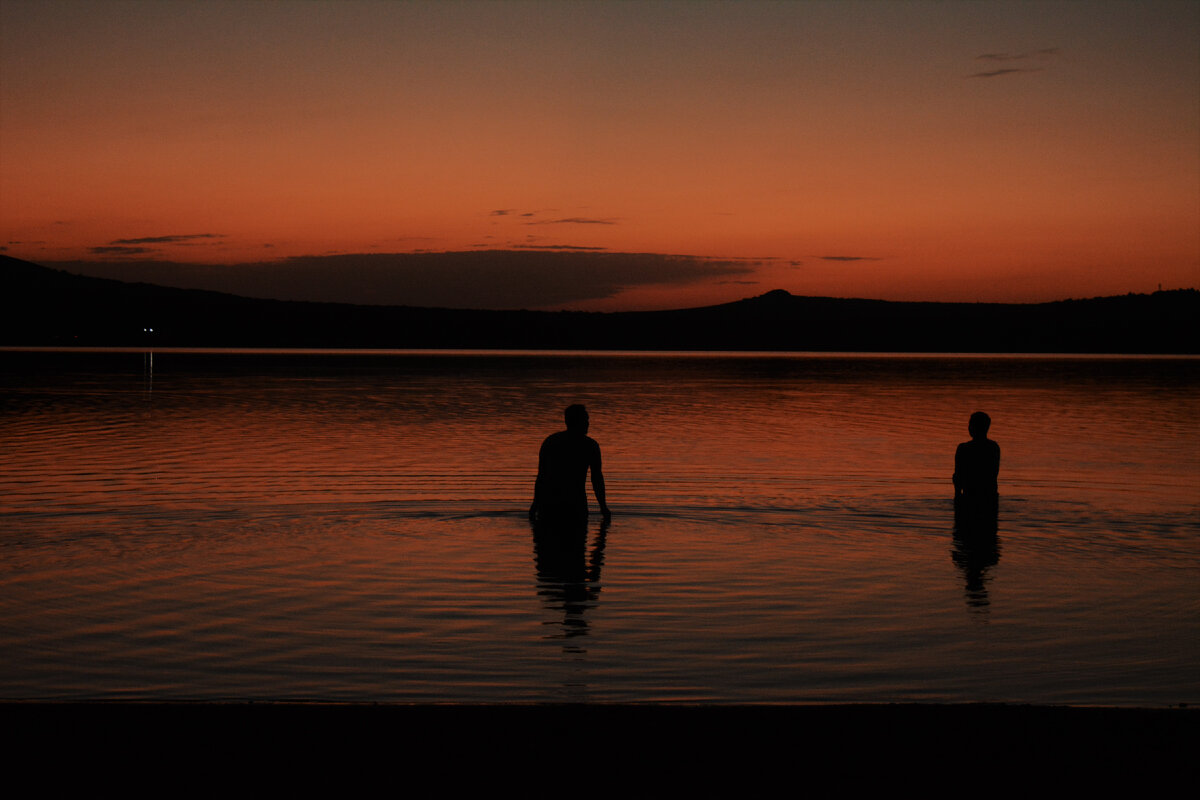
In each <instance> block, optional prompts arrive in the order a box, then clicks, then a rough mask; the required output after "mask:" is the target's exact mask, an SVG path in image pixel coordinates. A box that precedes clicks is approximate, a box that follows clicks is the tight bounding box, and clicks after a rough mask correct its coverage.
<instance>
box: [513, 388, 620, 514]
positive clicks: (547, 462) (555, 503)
mask: <svg viewBox="0 0 1200 800" xmlns="http://www.w3.org/2000/svg"><path fill="white" fill-rule="evenodd" d="M563 416H564V417H565V419H566V423H567V429H566V430H565V431H559V432H558V433H552V434H550V435H549V436H547V437H546V441H544V442H542V449H541V452H540V453H538V474H537V482H536V483H535V484H534V487H533V505H531V506H530V507H529V517H530V519H536V520H538V521H542V522H571V521H574V520H580V519H587V513H588V502H587V475H588V471H589V470H591V473H592V491H593V492H595V494H596V502H597V503H599V504H600V513H601V514H603V515H604V517H605V518H606V519H607V518H608V517H609V516H611V513H610V512H609V510H608V501H607V499H606V497H605V494H604V473H603V471H602V470H601V468H600V445H599V444H597V443H596V440H595V439H593V438H592V437H590V436H588V435H587V432H588V412H587V409H586V408H584V407H583V406H581V405H579V404H578V403H577V404H575V405H572V406H568V407H567V410H566V412H564V414H563Z"/></svg>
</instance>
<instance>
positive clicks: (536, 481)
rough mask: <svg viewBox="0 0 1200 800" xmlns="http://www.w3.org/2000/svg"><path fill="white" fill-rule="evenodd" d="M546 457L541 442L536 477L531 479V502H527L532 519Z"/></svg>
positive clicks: (536, 508)
mask: <svg viewBox="0 0 1200 800" xmlns="http://www.w3.org/2000/svg"><path fill="white" fill-rule="evenodd" d="M545 459H546V443H545V442H542V448H541V449H540V450H538V472H537V477H536V478H535V479H534V481H533V502H532V503H530V504H529V518H530V519H533V518H534V517H536V516H537V511H538V502H539V501H540V500H541V498H542V475H543V474H544V470H543V469H542V466H543V462H544V461H545Z"/></svg>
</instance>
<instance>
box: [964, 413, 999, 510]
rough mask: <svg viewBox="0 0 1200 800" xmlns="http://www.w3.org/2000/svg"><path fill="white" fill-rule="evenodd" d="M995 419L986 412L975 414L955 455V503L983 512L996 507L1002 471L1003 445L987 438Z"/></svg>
mask: <svg viewBox="0 0 1200 800" xmlns="http://www.w3.org/2000/svg"><path fill="white" fill-rule="evenodd" d="M991 426H992V418H991V417H989V416H988V415H987V414H985V413H983V412H982V411H976V412H975V413H974V414H972V415H971V419H970V421H969V422H968V423H967V432H968V433H970V434H971V441H969V442H963V443H962V444H960V445H959V446H958V450H956V451H955V453H954V500H955V502H956V503H958V504H965V505H968V506H971V507H975V508H979V509H980V510H983V509H987V508H995V506H996V502H997V499H998V492H997V489H996V476H997V475H998V474H999V472H1000V445H998V444H996V443H995V442H993V441H992V440H991V439H989V438H987V433H988V428H990V427H991Z"/></svg>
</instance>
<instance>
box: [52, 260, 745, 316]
mask: <svg viewBox="0 0 1200 800" xmlns="http://www.w3.org/2000/svg"><path fill="white" fill-rule="evenodd" d="M108 249H109V250H111V248H108ZM134 249H138V250H146V249H147V248H124V249H123V250H122V252H121V253H120V254H121V255H134V254H135V253H132V252H129V251H130V250H134ZM109 254H111V253H102V254H100V255H109ZM42 264H43V265H44V266H47V267H51V268H54V269H64V270H66V271H68V272H76V273H79V274H84V275H93V276H96V277H102V278H115V279H117V280H124V281H132V282H139V281H140V282H145V283H156V284H160V285H164V286H177V287H181V288H187V289H209V290H213V291H220V292H229V293H232V294H238V295H243V296H247V297H264V298H275V299H281V300H307V301H317V302H322V301H323V302H340V303H360V304H368V305H407V306H425V307H442V308H495V309H503V308H559V307H562V306H564V305H567V304H571V303H578V302H582V301H586V300H598V299H603V298H608V297H613V296H615V295H617V294H619V293H621V292H623V291H625V290H627V289H631V288H636V287H640V286H651V285H660V286H682V285H690V284H694V283H697V282H699V281H707V280H717V279H733V278H748V277H749V276H750V275H752V274H753V272H754V269H755V265H754V263H752V262H746V261H742V260H739V259H717V258H704V257H701V256H688V255H671V254H664V253H612V252H607V251H605V252H597V251H592V250H570V249H563V248H556V249H554V250H544V249H533V250H530V249H516V248H513V249H508V250H464V251H455V252H442V251H435V252H424V253H422V252H416V253H343V254H338V255H313V256H295V257H291V258H285V259H281V260H278V261H260V262H248V263H242V264H228V265H219V264H184V263H179V262H173V261H160V260H155V259H131V260H125V261H120V260H109V261H105V260H95V261H60V262H42Z"/></svg>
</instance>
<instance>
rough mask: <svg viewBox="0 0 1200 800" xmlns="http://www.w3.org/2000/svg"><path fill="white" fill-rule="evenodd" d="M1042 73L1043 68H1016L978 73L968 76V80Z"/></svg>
mask: <svg viewBox="0 0 1200 800" xmlns="http://www.w3.org/2000/svg"><path fill="white" fill-rule="evenodd" d="M1041 71H1042V69H1041V67H1033V68H1031V69H1018V68H1016V67H1009V68H1008V69H994V70H991V71H990V72H976V73H974V74H972V75H968V76H967V77H968V78H995V77H998V76H1000V75H1015V74H1016V73H1018V72H1041Z"/></svg>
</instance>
